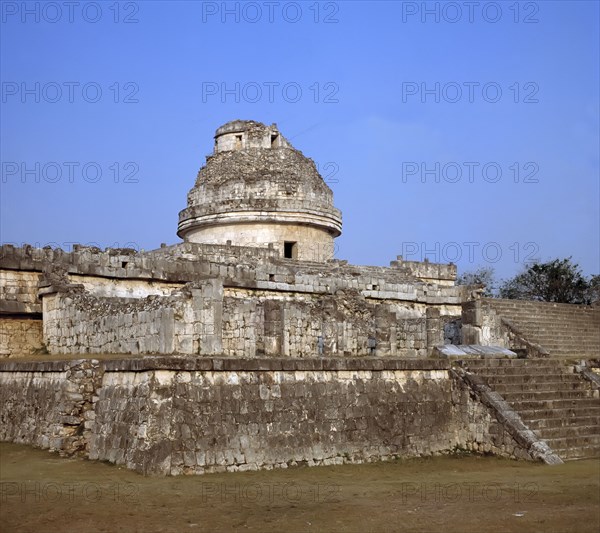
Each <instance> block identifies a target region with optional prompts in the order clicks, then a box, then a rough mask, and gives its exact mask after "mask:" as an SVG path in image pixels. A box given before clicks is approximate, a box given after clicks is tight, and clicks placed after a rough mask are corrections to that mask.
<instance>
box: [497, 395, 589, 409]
mask: <svg viewBox="0 0 600 533" xmlns="http://www.w3.org/2000/svg"><path fill="white" fill-rule="evenodd" d="M508 403H509V404H510V405H511V407H512V408H513V409H514V410H515V411H527V410H532V409H540V410H542V409H565V408H571V409H577V408H581V407H596V408H600V400H599V399H598V398H571V399H565V400H561V399H554V400H523V401H518V400H517V401H509V402H508Z"/></svg>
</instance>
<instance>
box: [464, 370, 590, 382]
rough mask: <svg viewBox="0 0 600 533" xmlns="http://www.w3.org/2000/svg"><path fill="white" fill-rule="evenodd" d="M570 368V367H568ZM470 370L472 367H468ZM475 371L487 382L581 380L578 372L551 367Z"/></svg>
mask: <svg viewBox="0 0 600 533" xmlns="http://www.w3.org/2000/svg"><path fill="white" fill-rule="evenodd" d="M569 368H572V367H569ZM469 370H470V371H471V372H473V371H474V369H473V368H469ZM475 373H476V374H477V375H478V376H481V377H482V378H485V379H486V380H489V382H490V383H491V382H497V381H498V380H500V381H501V382H503V383H509V382H512V381H513V380H514V381H515V383H517V382H520V381H523V382H548V381H577V380H581V379H582V378H581V376H580V375H579V374H575V373H574V372H571V371H568V370H566V369H565V370H564V371H561V369H558V370H557V369H556V368H553V367H536V368H528V369H523V368H486V369H477V370H475Z"/></svg>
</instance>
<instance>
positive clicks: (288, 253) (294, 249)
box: [283, 241, 298, 259]
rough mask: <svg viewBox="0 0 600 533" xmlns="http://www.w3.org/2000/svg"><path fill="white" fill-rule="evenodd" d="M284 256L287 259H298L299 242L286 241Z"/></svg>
mask: <svg viewBox="0 0 600 533" xmlns="http://www.w3.org/2000/svg"><path fill="white" fill-rule="evenodd" d="M283 257H285V258H286V259H297V258H298V243H297V242H291V241H285V242H284V243H283Z"/></svg>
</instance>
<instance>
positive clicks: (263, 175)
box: [177, 120, 342, 261]
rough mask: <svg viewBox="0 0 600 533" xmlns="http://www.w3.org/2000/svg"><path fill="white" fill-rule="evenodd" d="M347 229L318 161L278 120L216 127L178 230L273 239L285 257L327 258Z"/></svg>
mask: <svg viewBox="0 0 600 533" xmlns="http://www.w3.org/2000/svg"><path fill="white" fill-rule="evenodd" d="M341 229H342V219H341V213H340V211H339V210H338V209H336V208H335V207H334V206H333V193H332V191H331V189H330V188H329V187H328V186H327V184H326V183H325V182H324V181H323V178H322V177H321V175H320V174H319V172H318V170H317V168H316V166H315V163H314V161H313V160H312V159H309V158H307V157H305V156H304V155H303V154H302V153H301V152H300V151H298V150H296V149H295V148H293V147H292V146H291V144H290V143H289V141H288V140H287V139H285V137H284V136H283V135H281V133H280V132H279V130H278V129H277V126H276V125H275V124H272V125H271V126H266V125H264V124H261V123H260V122H255V121H252V120H234V121H232V122H228V123H227V124H224V125H223V126H221V127H220V128H219V129H217V131H216V133H215V147H214V152H213V154H212V155H210V156H208V157H207V161H206V165H205V166H204V167H202V168H201V169H200V172H198V177H197V179H196V183H195V185H194V187H193V188H192V189H191V190H190V192H189V193H188V206H187V208H186V209H184V210H183V211H181V212H180V213H179V227H178V231H177V234H178V235H179V236H180V237H181V238H183V239H184V240H187V241H190V242H198V243H209V244H226V243H227V241H231V243H232V244H235V245H240V246H268V245H269V244H271V245H273V246H275V247H276V248H277V249H278V250H279V252H280V254H281V256H282V257H287V258H291V259H303V260H310V261H326V260H328V259H332V258H333V239H334V238H335V237H337V236H339V235H340V234H341Z"/></svg>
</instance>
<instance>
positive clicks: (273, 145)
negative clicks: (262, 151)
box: [271, 135, 279, 148]
mask: <svg viewBox="0 0 600 533" xmlns="http://www.w3.org/2000/svg"><path fill="white" fill-rule="evenodd" d="M277 137H279V135H271V148H277Z"/></svg>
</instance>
